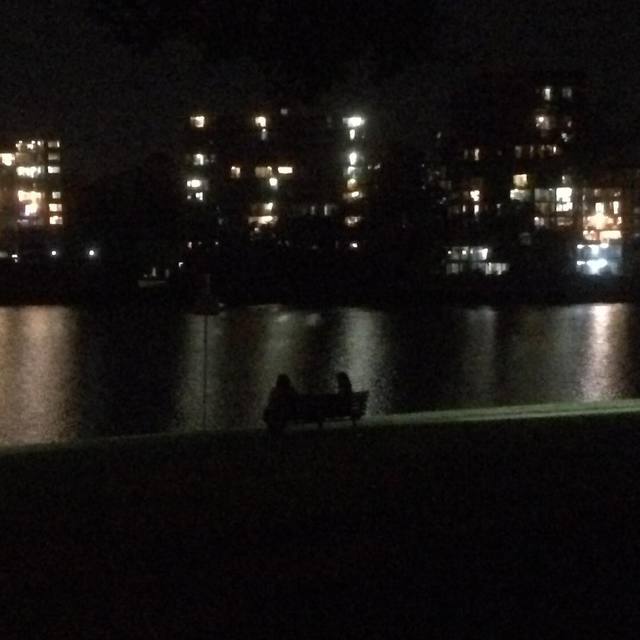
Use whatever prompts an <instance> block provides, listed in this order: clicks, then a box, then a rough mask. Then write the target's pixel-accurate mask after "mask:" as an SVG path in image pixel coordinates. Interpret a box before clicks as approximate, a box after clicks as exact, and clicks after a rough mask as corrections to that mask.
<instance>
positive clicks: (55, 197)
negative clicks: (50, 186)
mask: <svg viewBox="0 0 640 640" xmlns="http://www.w3.org/2000/svg"><path fill="white" fill-rule="evenodd" d="M51 198H52V199H53V200H60V199H61V198H62V192H61V191H52V192H51Z"/></svg>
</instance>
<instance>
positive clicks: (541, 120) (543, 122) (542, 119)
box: [536, 113, 551, 131]
mask: <svg viewBox="0 0 640 640" xmlns="http://www.w3.org/2000/svg"><path fill="white" fill-rule="evenodd" d="M536 128H537V129H540V130H541V131H549V130H551V118H550V117H549V116H548V115H547V114H546V113H539V114H538V115H537V116H536Z"/></svg>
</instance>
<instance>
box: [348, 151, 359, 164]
mask: <svg viewBox="0 0 640 640" xmlns="http://www.w3.org/2000/svg"><path fill="white" fill-rule="evenodd" d="M356 162H358V152H357V151H351V152H350V153H349V164H350V165H351V166H352V167H354V166H355V164H356Z"/></svg>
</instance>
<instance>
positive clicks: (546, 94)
mask: <svg viewBox="0 0 640 640" xmlns="http://www.w3.org/2000/svg"><path fill="white" fill-rule="evenodd" d="M542 97H543V98H544V99H545V100H546V101H547V102H550V101H551V98H552V97H553V90H552V89H551V87H543V88H542Z"/></svg>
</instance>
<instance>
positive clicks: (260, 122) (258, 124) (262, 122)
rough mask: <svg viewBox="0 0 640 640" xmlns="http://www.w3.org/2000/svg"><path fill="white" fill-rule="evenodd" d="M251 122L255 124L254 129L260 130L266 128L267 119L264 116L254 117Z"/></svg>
mask: <svg viewBox="0 0 640 640" xmlns="http://www.w3.org/2000/svg"><path fill="white" fill-rule="evenodd" d="M253 121H254V122H255V123H256V127H260V128H261V129H264V128H265V127H266V126H267V118H266V117H265V116H256V117H255V118H254V120H253Z"/></svg>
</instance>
